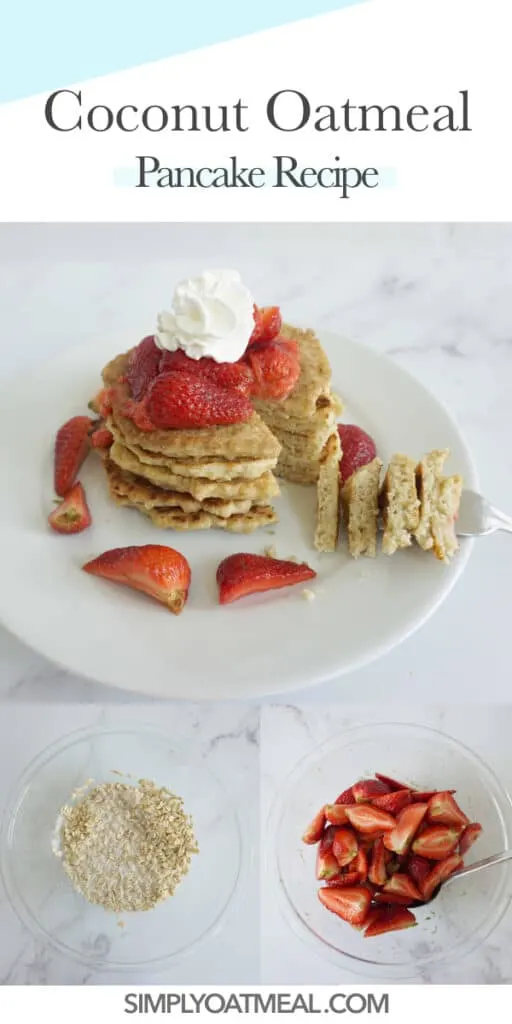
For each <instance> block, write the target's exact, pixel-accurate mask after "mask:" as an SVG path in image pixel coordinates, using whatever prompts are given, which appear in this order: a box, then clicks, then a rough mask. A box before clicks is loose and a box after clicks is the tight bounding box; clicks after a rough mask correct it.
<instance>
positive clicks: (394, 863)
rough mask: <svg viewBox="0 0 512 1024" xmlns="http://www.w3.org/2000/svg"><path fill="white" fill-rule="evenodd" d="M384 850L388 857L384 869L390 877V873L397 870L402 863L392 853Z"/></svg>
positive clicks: (392, 873)
mask: <svg viewBox="0 0 512 1024" xmlns="http://www.w3.org/2000/svg"><path fill="white" fill-rule="evenodd" d="M383 841H384V840H383ZM386 852H387V854H388V857H389V860H388V861H387V863H386V871H387V873H388V875H389V877H391V875H394V874H395V873H396V872H397V871H400V869H401V867H402V865H401V863H400V860H399V858H398V857H396V856H395V854H394V853H390V851H389V850H387V851H386Z"/></svg>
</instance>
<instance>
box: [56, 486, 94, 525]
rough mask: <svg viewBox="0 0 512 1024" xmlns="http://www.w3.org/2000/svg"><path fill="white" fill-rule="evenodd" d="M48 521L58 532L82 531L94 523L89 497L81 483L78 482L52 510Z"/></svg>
mask: <svg viewBox="0 0 512 1024" xmlns="http://www.w3.org/2000/svg"><path fill="white" fill-rule="evenodd" d="M48 522H49V524H50V526H51V528H52V530H55V532H56V533H82V531H83V530H86V529H87V527H88V526H90V525H91V523H92V517H91V513H90V511H89V506H88V505H87V498H86V497H85V491H84V489H83V487H82V484H81V483H76V484H75V485H74V487H72V488H71V490H70V491H68V493H67V494H66V497H65V498H63V499H62V501H59V504H58V505H57V507H56V508H54V510H53V512H50V515H49V516H48Z"/></svg>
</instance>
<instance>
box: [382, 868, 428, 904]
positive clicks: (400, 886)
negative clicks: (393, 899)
mask: <svg viewBox="0 0 512 1024" xmlns="http://www.w3.org/2000/svg"><path fill="white" fill-rule="evenodd" d="M383 893H386V894H387V895H389V894H391V893H393V894H394V895H396V896H404V897H405V899H408V900H421V892H420V891H419V889H418V887H417V885H415V884H414V882H413V880H412V878H409V876H408V875H404V874H403V873H402V872H401V871H397V873H396V875H393V876H392V878H390V879H389V881H388V882H386V884H385V886H384V889H383Z"/></svg>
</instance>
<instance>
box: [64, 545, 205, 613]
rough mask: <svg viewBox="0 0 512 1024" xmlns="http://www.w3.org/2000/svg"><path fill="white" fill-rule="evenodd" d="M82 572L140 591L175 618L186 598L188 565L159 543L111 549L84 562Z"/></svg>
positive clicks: (188, 579) (188, 574)
mask: <svg viewBox="0 0 512 1024" xmlns="http://www.w3.org/2000/svg"><path fill="white" fill-rule="evenodd" d="M83 569H84V571H85V572H88V573H90V574H91V575H92V576H102V577H103V578H104V579H107V580H112V581H113V582H114V583H121V584H123V585H125V586H127V587H131V588H132V589H134V590H142V592H143V593H144V594H148V595H149V597H154V598H155V599H156V600H157V601H160V602H161V603H162V604H165V605H166V607H167V608H168V609H169V610H170V611H171V612H174V614H175V615H179V614H180V612H181V611H183V608H184V607H185V603H186V601H187V597H188V591H189V587H190V566H189V564H188V562H187V560H186V558H185V557H184V556H183V555H182V554H180V552H179V551H175V550H174V548H168V547H164V546H163V545H161V544H143V545H141V546H140V547H136V546H133V547H126V548H112V549H111V550H110V551H104V552H103V554H101V555H98V557H97V558H93V559H92V561H90V562H87V563H86V564H85V565H84V566H83Z"/></svg>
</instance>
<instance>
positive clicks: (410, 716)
mask: <svg viewBox="0 0 512 1024" xmlns="http://www.w3.org/2000/svg"><path fill="white" fill-rule="evenodd" d="M391 720H393V721H394V722H405V723H411V722H413V723H414V724H415V725H422V726H427V727H429V728H433V729H438V730H441V731H442V732H444V733H447V734H448V735H449V736H452V737H453V738H455V739H457V740H460V741H461V742H462V743H464V744H465V745H466V746H468V747H470V748H471V750H472V751H474V752H475V753H477V754H479V755H480V757H481V758H482V759H483V760H484V761H485V762H486V763H487V764H488V765H489V767H490V768H492V769H494V771H495V773H496V774H497V776H498V777H499V780H500V782H501V783H502V785H503V786H504V788H505V789H506V790H507V791H508V793H512V763H511V760H510V733H511V729H512V707H495V708H490V709H483V708H477V707H473V708H470V707H468V706H465V707H463V708H461V707H460V706H455V705H451V706H446V705H444V706H443V705H435V706H434V705H431V706H429V707H426V706H425V705H423V704H409V705H408V704H407V703H405V702H404V703H403V704H401V705H400V707H399V708H398V707H397V706H394V707H393V708H392V710H391V712H390V708H389V706H388V705H387V704H381V705H377V704H374V705H373V706H372V707H371V708H370V707H368V705H362V704H360V705H357V706H355V705H352V704H348V705H346V706H342V705H340V704H338V705H336V706H334V705H324V706H312V705H311V704H309V705H308V704H301V705H297V704H296V705H287V706H282V705H281V706H271V707H270V708H264V709H263V712H262V719H261V730H260V734H261V805H262V851H264V856H262V859H261V863H262V879H263V884H262V893H261V901H262V922H263V925H262V927H263V937H262V946H261V951H262V952H261V980H262V984H265V985H270V986H271V985H290V984H293V983H295V984H297V983H301V984H315V985H339V984H342V983H343V982H346V983H352V984H354V983H357V980H359V981H361V982H363V981H364V982H365V983H366V984H369V983H372V982H373V983H374V984H386V980H387V979H386V977H385V976H384V977H382V975H380V976H376V975H372V973H371V971H370V970H368V972H367V973H364V974H362V973H358V974H357V975H355V974H354V973H352V972H349V971H348V970H347V966H346V962H344V961H343V960H342V959H341V958H339V961H338V962H337V963H333V962H331V961H330V960H329V959H327V958H326V954H325V951H324V948H323V946H322V944H321V943H320V942H319V941H318V942H316V941H315V942H312V941H309V942H305V941H304V938H303V937H299V936H298V934H297V932H296V931H295V930H292V928H291V926H290V923H289V921H288V920H285V917H284V914H283V911H282V908H281V905H280V902H279V900H276V889H275V882H274V877H273V872H272V864H271V861H272V858H273V855H274V837H273V836H272V835H271V834H270V833H269V828H268V814H269V811H270V808H271V806H272V803H273V800H274V798H275V796H276V794H277V793H278V792H279V791H280V789H281V787H283V785H284V784H285V780H286V778H287V776H288V775H289V774H290V772H291V771H292V770H293V769H294V768H295V766H296V765H297V764H298V762H299V761H300V760H301V759H302V758H303V757H305V756H306V755H308V754H310V753H311V752H312V751H313V750H315V748H316V747H317V746H318V745H319V744H321V743H323V742H324V741H326V740H328V739H329V738H330V737H332V736H335V735H337V734H340V733H342V732H343V731H344V730H345V729H349V728H351V727H353V726H358V725H368V724H370V723H372V722H390V721H391ZM283 736H286V742H285V743H283ZM369 770H370V771H371V770H372V767H370V768H369ZM344 785H345V782H344V780H340V787H343V786H344ZM335 786H336V788H340V787H338V782H336V784H335ZM496 852H498V851H496ZM476 858H477V846H475V848H474V859H476ZM506 870H507V878H506V892H507V893H508V896H509V898H510V899H511V900H512V869H506ZM491 871H492V869H491ZM475 877H480V879H482V878H483V877H484V876H483V875H480V876H475ZM313 884H314V882H313V880H312V885H313ZM473 885H475V882H474V881H473ZM487 885H488V886H489V892H490V891H491V887H492V882H491V875H490V874H489V876H488V881H487ZM470 886H471V878H468V879H467V881H466V884H465V891H464V892H463V897H464V898H466V899H469V898H470V896H471V888H470ZM484 891H486V890H485V889H484ZM419 931H420V929H419V928H418V937H419V938H421V937H420V936H419ZM511 942H512V907H511V906H509V908H508V910H507V911H506V913H505V915H504V917H503V918H502V920H501V922H500V924H499V925H498V927H497V928H496V929H495V931H494V932H492V933H491V935H490V936H489V937H488V938H487V940H486V941H484V943H483V944H482V945H481V946H480V947H479V948H477V949H476V950H475V951H474V952H473V953H470V954H469V955H465V956H463V957H460V958H455V959H454V958H452V960H451V962H450V958H449V957H447V962H446V964H443V965H439V966H428V965H427V966H423V967H422V968H421V969H418V970H417V971H416V973H415V975H414V976H413V977H411V978H408V979H400V982H401V983H409V984H411V983H412V984H414V983H415V982H416V983H422V984H438V985H455V984H472V985H498V984H510V983H512V965H511V962H510V955H509V950H510V944H511Z"/></svg>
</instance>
